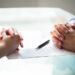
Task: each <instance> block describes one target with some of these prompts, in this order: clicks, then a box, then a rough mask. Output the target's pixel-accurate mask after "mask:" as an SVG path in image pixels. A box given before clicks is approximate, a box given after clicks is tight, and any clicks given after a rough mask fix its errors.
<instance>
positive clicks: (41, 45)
mask: <svg viewBox="0 0 75 75" xmlns="http://www.w3.org/2000/svg"><path fill="white" fill-rule="evenodd" d="M49 42H50V40H47V41H45V42H44V43H42V44H40V45H39V46H38V47H37V48H36V49H41V48H43V47H44V46H46V45H47V44H48V43H49Z"/></svg>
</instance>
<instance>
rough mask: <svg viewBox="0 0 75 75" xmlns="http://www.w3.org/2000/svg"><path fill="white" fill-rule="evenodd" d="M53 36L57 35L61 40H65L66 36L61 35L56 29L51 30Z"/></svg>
mask: <svg viewBox="0 0 75 75" xmlns="http://www.w3.org/2000/svg"><path fill="white" fill-rule="evenodd" d="M51 35H52V36H55V37H56V38H58V39H59V40H61V41H63V40H64V36H63V35H61V34H60V33H59V32H57V31H56V30H54V31H52V32H51Z"/></svg>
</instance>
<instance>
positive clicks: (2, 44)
mask: <svg viewBox="0 0 75 75" xmlns="http://www.w3.org/2000/svg"><path fill="white" fill-rule="evenodd" d="M22 40H23V38H22V36H21V35H20V34H19V33H18V32H17V30H16V29H14V28H11V29H2V31H1V33H0V57H2V56H7V55H9V54H11V53H13V52H16V51H18V50H19V45H20V46H21V47H23V44H22Z"/></svg>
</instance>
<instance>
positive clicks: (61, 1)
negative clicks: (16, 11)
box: [0, 0, 75, 14]
mask: <svg viewBox="0 0 75 75" xmlns="http://www.w3.org/2000/svg"><path fill="white" fill-rule="evenodd" d="M9 7H11V8H12V7H18V8H19V7H57V8H59V7H60V8H62V9H65V10H67V11H69V12H70V13H73V14H75V8H74V7H75V0H0V8H9Z"/></svg>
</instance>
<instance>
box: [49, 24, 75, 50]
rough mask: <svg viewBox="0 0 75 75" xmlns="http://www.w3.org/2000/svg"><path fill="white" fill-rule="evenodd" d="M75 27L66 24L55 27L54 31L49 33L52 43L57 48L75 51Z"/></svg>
mask: <svg viewBox="0 0 75 75" xmlns="http://www.w3.org/2000/svg"><path fill="white" fill-rule="evenodd" d="M74 29H75V26H71V25H69V24H68V23H67V24H64V25H62V24H59V25H55V30H54V31H52V32H50V33H51V35H52V40H53V42H55V43H56V46H57V47H58V48H64V49H66V50H70V51H75V46H74V45H75V31H74Z"/></svg>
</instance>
